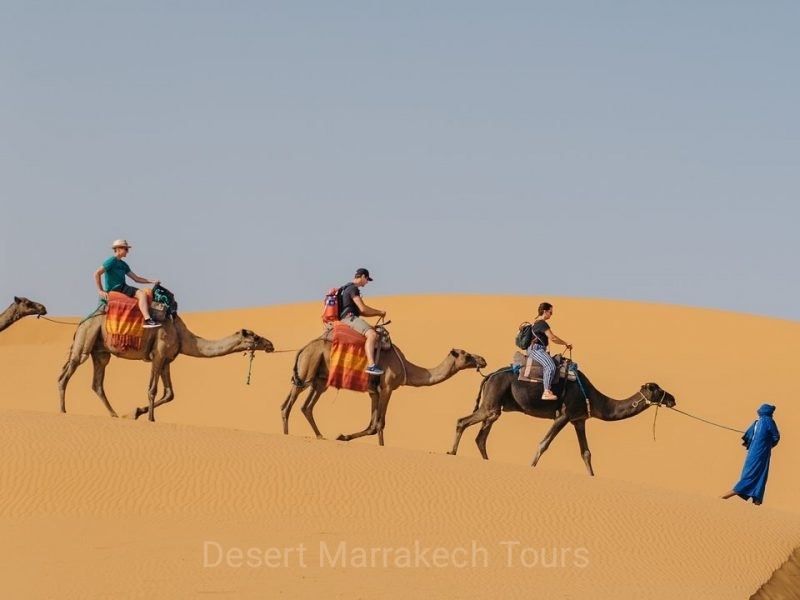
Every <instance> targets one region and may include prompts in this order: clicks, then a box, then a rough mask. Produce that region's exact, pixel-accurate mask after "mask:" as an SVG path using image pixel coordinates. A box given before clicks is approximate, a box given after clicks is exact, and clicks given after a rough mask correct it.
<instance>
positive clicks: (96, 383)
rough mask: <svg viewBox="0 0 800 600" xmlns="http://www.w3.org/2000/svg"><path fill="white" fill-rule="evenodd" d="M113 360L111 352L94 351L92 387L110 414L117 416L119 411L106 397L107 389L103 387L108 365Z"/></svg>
mask: <svg viewBox="0 0 800 600" xmlns="http://www.w3.org/2000/svg"><path fill="white" fill-rule="evenodd" d="M110 360H111V354H110V353H108V352H92V366H93V367H94V374H93V375H92V389H93V390H94V393H95V394H97V396H98V397H99V398H100V400H101V401H102V402H103V405H104V406H105V407H106V410H107V411H108V414H110V415H111V416H112V417H116V416H117V413H116V412H115V411H114V409H113V408H111V403H110V402H109V401H108V398H107V397H106V391H105V389H104V388H103V381H105V378H106V367H107V366H108V363H109V361H110Z"/></svg>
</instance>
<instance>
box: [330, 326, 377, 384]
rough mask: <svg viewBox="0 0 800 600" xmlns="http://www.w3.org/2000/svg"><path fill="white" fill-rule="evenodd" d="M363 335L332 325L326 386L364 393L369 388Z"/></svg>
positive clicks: (348, 328) (350, 329)
mask: <svg viewBox="0 0 800 600" xmlns="http://www.w3.org/2000/svg"><path fill="white" fill-rule="evenodd" d="M366 341H367V338H365V337H364V336H363V335H361V334H360V333H358V332H357V331H355V330H354V329H352V328H351V327H348V326H347V325H344V324H342V323H339V322H336V323H334V325H333V335H332V342H331V364H330V369H329V370H328V385H329V386H330V387H335V388H337V389H345V390H353V391H355V392H365V391H367V389H368V388H369V379H370V375H369V374H368V373H366V372H365V369H366V368H367V353H366V351H365V350H364V342H366Z"/></svg>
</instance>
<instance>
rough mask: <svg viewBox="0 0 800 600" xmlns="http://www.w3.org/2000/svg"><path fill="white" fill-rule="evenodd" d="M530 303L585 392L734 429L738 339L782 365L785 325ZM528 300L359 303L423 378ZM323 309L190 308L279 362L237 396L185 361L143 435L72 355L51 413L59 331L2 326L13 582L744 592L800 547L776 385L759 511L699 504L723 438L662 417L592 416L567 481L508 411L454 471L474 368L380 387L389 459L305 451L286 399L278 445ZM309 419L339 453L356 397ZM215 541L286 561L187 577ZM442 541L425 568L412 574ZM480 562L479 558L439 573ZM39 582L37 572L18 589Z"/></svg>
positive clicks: (129, 374)
mask: <svg viewBox="0 0 800 600" xmlns="http://www.w3.org/2000/svg"><path fill="white" fill-rule="evenodd" d="M547 299H548V300H549V301H551V302H553V303H554V304H555V306H556V315H555V316H554V317H553V320H552V321H551V324H552V325H553V328H554V329H555V331H556V332H557V333H558V334H559V335H561V336H562V337H564V338H566V339H568V340H570V341H571V342H573V343H574V344H575V353H574V358H575V359H576V360H577V361H578V362H579V364H580V367H581V369H582V370H583V371H584V372H585V373H587V376H588V377H590V378H591V381H592V383H593V384H594V385H595V386H596V387H597V388H598V389H600V390H601V391H603V392H605V393H607V394H609V395H611V396H612V397H615V398H622V397H625V396H626V395H629V394H631V393H634V392H635V390H636V389H638V387H639V386H640V385H641V384H642V383H644V382H646V381H656V382H658V383H659V384H660V385H662V387H664V388H665V389H667V390H668V391H670V392H671V393H673V394H674V395H675V397H676V399H677V402H678V404H677V408H680V409H682V410H684V411H686V412H688V413H691V414H693V415H697V416H700V417H703V418H706V419H707V420H710V421H713V422H717V423H719V424H724V425H729V426H732V427H734V428H742V429H743V428H744V427H746V426H747V425H748V424H749V423H750V422H751V421H752V420H753V419H754V418H755V408H756V407H757V406H758V404H760V403H761V402H762V401H766V400H765V399H762V398H761V396H760V395H759V397H754V396H753V391H754V390H755V389H756V388H755V387H754V384H753V381H754V380H753V379H752V378H751V377H750V374H749V373H748V371H747V370H748V369H749V368H750V365H751V361H750V359H751V358H752V357H751V356H746V355H745V354H744V353H743V352H742V350H741V347H740V345H739V342H740V336H741V330H742V329H744V330H752V331H758V332H759V336H763V337H764V339H767V340H769V349H768V352H765V354H764V372H765V373H770V371H771V370H772V369H773V368H774V367H775V365H777V364H781V363H784V362H785V361H787V360H790V359H791V358H792V357H795V356H796V354H797V349H796V348H797V344H796V340H797V336H798V333H800V324H797V323H793V322H787V321H781V320H776V319H768V318H763V317H757V316H752V315H740V314H734V313H726V312H722V311H713V310H707V309H694V308H688V307H675V306H665V305H653V304H643V303H631V302H614V301H604V300H595V299H572V298H547ZM538 301H539V299H538V298H525V297H505V296H458V297H449V296H408V297H385V298H380V299H374V303H375V304H376V305H379V306H382V307H386V308H387V309H388V310H389V311H390V315H389V316H390V318H392V320H393V324H392V327H391V328H392V334H393V338H394V340H395V342H396V343H397V344H398V345H400V346H401V348H402V349H403V351H404V352H405V354H406V355H407V356H408V358H409V359H410V360H411V361H413V362H414V363H416V364H419V365H422V366H428V367H431V366H434V365H436V364H437V363H438V362H439V361H440V360H441V359H442V358H443V357H444V355H445V354H446V353H447V351H448V350H449V349H450V348H452V347H458V348H463V349H466V350H468V351H471V352H475V353H478V354H481V355H482V356H484V357H485V358H486V359H487V361H489V367H488V368H487V369H485V370H484V372H489V371H491V370H492V369H496V368H500V367H502V366H504V365H505V364H507V363H508V361H509V360H510V355H511V354H513V351H514V348H513V343H512V339H513V338H512V337H511V336H513V334H514V330H515V329H516V326H517V324H518V323H519V322H520V321H522V320H525V319H529V318H530V317H531V316H532V315H531V312H532V310H533V308H534V306H535V304H536V303H537V302H538ZM319 310H320V308H319V304H318V303H309V304H302V305H291V306H278V307H263V308H253V309H241V310H236V311H220V312H214V313H196V314H186V315H184V319H185V320H186V322H187V325H188V326H189V328H190V329H191V330H192V331H193V332H195V333H196V334H198V335H200V336H202V337H205V338H207V339H214V338H217V337H223V336H225V335H228V334H230V333H231V332H232V331H234V330H235V329H237V328H240V327H247V328H249V329H252V330H254V331H256V332H257V333H259V334H261V335H264V336H266V337H268V338H269V339H270V340H272V341H273V343H274V344H275V346H276V348H277V349H278V350H286V352H278V353H275V354H272V355H267V354H259V355H258V356H256V358H255V360H254V361H253V364H252V371H251V372H250V375H251V381H250V384H249V385H248V384H247V383H246V377H247V373H248V366H249V364H248V357H247V356H245V355H241V356H239V355H232V356H228V357H223V358H218V359H207V360H202V359H193V358H189V357H179V358H178V359H177V360H176V361H175V363H174V366H173V369H172V372H173V382H174V385H175V390H176V399H175V400H174V401H173V402H172V403H170V404H167V405H165V406H163V407H161V408H159V410H158V412H157V415H156V416H157V422H156V423H155V424H151V423H147V422H146V421H143V420H139V421H132V420H125V419H118V420H115V419H110V418H108V417H107V416H106V414H105V410H104V409H103V407H102V405H101V404H100V401H99V400H98V399H97V398H96V396H95V395H94V393H93V392H92V391H91V390H90V389H89V388H90V381H91V365H90V364H89V363H88V362H87V364H84V365H82V366H81V367H80V368H79V369H78V372H77V373H76V374H75V376H74V377H73V379H72V381H71V382H70V386H69V389H68V392H67V409H68V414H67V415H60V414H57V408H58V397H57V391H56V386H55V379H56V377H57V375H58V372H59V370H60V367H61V365H62V364H63V361H64V359H65V358H66V354H67V350H68V348H69V344H70V340H71V337H72V333H73V331H74V327H72V326H62V325H58V324H54V323H50V322H47V321H44V320H41V319H40V320H35V319H32V318H28V319H25V320H23V321H20V322H19V323H17V324H15V325H14V326H13V327H11V328H9V329H8V330H6V331H4V332H3V334H2V335H0V361H2V364H3V365H4V377H3V380H2V382H0V389H2V401H0V446H1V447H2V456H3V457H4V468H3V469H2V470H0V486H1V487H0V489H2V490H3V499H2V502H0V527H1V528H2V533H3V534H4V535H3V537H4V539H7V540H12V542H11V543H7V544H5V545H4V546H3V548H4V549H3V554H4V556H3V559H2V564H4V565H5V566H6V569H5V570H6V572H7V573H6V577H5V580H6V581H7V582H8V584H9V586H11V587H9V589H11V590H13V591H16V592H17V594H18V595H25V596H27V597H52V596H53V595H56V594H57V595H59V597H64V598H69V597H75V598H86V597H98V598H99V597H109V596H112V597H176V596H178V597H195V596H199V595H205V594H208V593H217V594H228V595H230V596H231V597H272V596H273V595H279V594H280V595H281V597H296V598H302V597H309V596H314V595H326V596H328V597H344V596H347V597H353V596H355V597H359V596H364V597H386V598H393V597H399V596H401V595H403V596H404V597H409V596H410V597H421V596H422V595H423V594H424V595H426V596H435V597H452V598H464V597H475V598H477V597H490V596H497V595H500V594H502V595H504V596H511V597H522V596H523V595H525V596H526V597H529V596H530V595H531V594H534V595H535V596H536V597H562V596H572V597H594V598H604V597H608V598H612V597H613V598H620V597H631V598H634V597H636V598H642V597H643V598H667V597H674V596H675V594H680V593H683V594H685V595H687V596H689V597H718V598H723V597H724V598H746V597H749V596H750V595H751V594H753V593H754V592H755V591H756V590H758V589H759V587H760V586H761V585H762V584H763V583H764V582H765V581H766V580H767V579H768V578H769V577H770V576H771V574H772V572H773V571H774V570H775V569H777V568H778V567H780V566H781V565H782V564H783V563H784V562H785V561H786V560H787V559H788V558H789V556H790V554H791V553H792V551H794V550H795V549H796V548H797V547H798V546H800V511H798V509H797V506H798V503H797V497H798V493H799V492H800V489H799V488H798V485H800V484H798V482H797V481H796V478H795V477H794V475H793V472H792V468H791V467H792V465H791V464H790V462H789V457H791V456H794V455H796V452H797V442H796V441H795V436H794V435H793V433H794V429H795V423H797V418H798V416H800V415H798V410H800V409H797V408H795V406H794V405H793V403H792V402H791V401H789V400H790V397H788V396H787V401H783V400H782V397H783V396H784V395H785V394H784V390H783V387H784V386H785V382H784V381H783V378H782V377H778V376H775V377H761V378H758V379H757V381H758V389H759V390H760V392H759V393H760V394H763V395H764V396H765V397H766V399H769V401H771V402H772V403H774V404H776V405H777V406H778V410H777V411H776V414H775V418H776V421H777V422H778V425H779V427H780V429H781V433H782V435H783V439H782V441H781V444H780V445H779V446H778V447H777V448H776V450H775V453H774V455H773V466H772V471H771V474H770V481H769V484H768V487H767V496H766V498H765V504H764V506H762V507H759V508H756V507H753V506H752V505H751V504H745V503H744V502H741V501H740V500H738V499H733V500H730V501H727V502H723V501H721V500H719V499H718V495H719V494H720V493H722V492H723V491H725V490H726V489H727V488H729V487H730V485H731V484H732V483H733V482H734V481H735V480H736V479H737V478H738V474H739V470H740V468H741V463H742V461H743V459H744V449H743V448H742V447H741V445H740V440H739V439H738V438H739V434H737V433H736V432H733V431H729V430H726V429H722V428H719V427H715V426H713V425H709V424H708V423H704V422H702V421H699V420H696V419H691V418H689V417H686V416H685V415H682V414H679V413H676V412H675V411H669V410H666V409H663V408H662V409H660V410H659V411H658V412H657V413H656V411H655V409H649V410H648V411H646V412H645V413H643V414H642V415H639V416H637V417H634V418H632V419H629V420H626V421H624V422H618V423H608V422H600V421H597V420H591V421H589V423H588V424H587V432H588V438H589V444H590V448H591V450H592V454H593V463H594V467H595V471H596V472H597V474H598V475H597V477H595V478H590V477H588V476H587V475H586V474H585V470H584V466H583V462H582V460H581V458H580V456H579V452H578V448H577V443H576V440H575V435H574V433H573V432H572V431H571V427H569V426H568V427H567V428H566V429H565V430H564V431H563V432H562V433H561V434H560V436H559V437H558V438H557V439H556V441H555V442H554V443H553V445H552V446H551V448H550V449H549V450H548V452H547V453H546V454H545V455H544V457H543V458H542V460H541V462H540V464H539V466H538V467H537V468H536V469H531V468H529V467H528V464H529V463H530V459H531V457H532V455H533V453H534V451H535V447H536V444H537V443H538V441H539V440H540V439H541V438H542V436H543V435H544V433H545V432H546V431H547V428H548V427H549V423H550V422H549V421H546V420H539V419H532V418H529V417H525V416H523V415H519V414H505V415H503V416H502V417H501V419H500V420H499V421H498V422H497V424H496V426H495V427H494V429H493V431H492V435H491V437H490V439H489V444H488V447H489V454H490V458H491V460H490V461H482V460H480V459H479V457H478V453H477V449H476V448H475V444H474V442H473V441H472V440H473V438H474V436H475V435H476V434H477V428H473V429H469V430H467V432H466V433H465V435H464V437H463V439H462V443H461V447H460V451H459V455H458V456H456V457H452V456H448V455H446V454H445V451H446V450H448V449H449V448H450V446H451V445H452V440H453V435H454V432H455V421H456V419H457V418H459V417H461V416H464V415H466V414H468V413H469V412H471V410H472V407H473V405H474V402H475V397H476V394H477V390H478V386H479V385H480V381H481V376H480V375H479V374H478V373H476V372H474V371H469V372H463V373H459V374H457V375H456V376H454V377H453V378H452V379H450V380H448V381H446V382H444V383H442V384H439V385H437V386H433V387H430V388H400V389H399V390H398V391H397V392H395V396H394V397H393V399H392V403H391V405H390V408H389V414H388V419H387V428H386V446H385V447H383V448H380V447H378V446H377V440H376V439H375V438H374V437H370V438H366V439H362V440H359V441H356V442H351V443H343V442H335V441H330V440H316V439H313V438H312V437H310V435H311V431H310V428H309V426H308V424H307V423H306V422H305V419H304V418H303V416H302V414H301V412H300V410H299V406H300V403H301V402H302V397H301V400H300V401H298V404H297V406H296V407H295V411H294V412H293V414H292V418H291V422H290V435H289V436H283V435H282V434H281V423H280V415H279V406H280V403H281V402H282V401H283V399H284V398H285V395H286V393H287V392H288V389H289V376H290V374H291V365H292V361H293V360H294V353H295V351H296V349H297V348H299V347H301V346H302V345H303V344H304V343H305V342H306V341H308V340H310V339H311V338H312V337H314V336H315V335H317V334H318V333H319V329H320V325H319V324H318V318H319ZM54 318H58V319H59V320H69V317H54ZM75 320H77V319H75ZM676 331H679V332H681V339H680V340H677V341H676V339H675V336H676ZM147 368H148V367H147V365H146V364H145V363H135V362H131V361H122V360H119V359H112V361H111V364H110V365H109V367H108V372H107V376H106V389H107V392H108V395H109V398H110V400H111V403H112V405H113V406H114V407H115V408H116V410H117V411H118V412H119V413H120V414H125V413H129V412H131V411H132V410H133V409H134V408H135V407H136V406H142V405H143V404H144V403H145V394H144V388H145V385H146V380H147ZM315 414H316V418H317V422H318V424H319V425H320V428H321V429H322V431H323V433H324V434H325V435H326V437H328V438H329V439H332V438H335V437H336V435H338V434H339V433H344V432H348V433H349V432H353V431H356V430H359V429H361V428H363V427H364V426H365V425H366V423H367V420H368V418H369V401H368V398H367V397H366V395H364V394H355V393H352V392H347V391H339V392H337V391H335V390H330V391H328V392H327V393H326V394H325V395H324V396H323V398H322V399H321V400H320V402H319V404H318V408H317V410H316V411H315ZM656 415H657V419H656V421H655V438H656V439H655V440H654V439H653V427H654V422H653V418H654V417H655V416H656ZM209 542H213V543H209ZM204 544H205V546H204ZM214 544H217V545H214ZM301 544H302V545H304V546H305V547H306V553H305V558H306V562H307V563H308V566H305V567H304V566H301V565H300V564H299V561H298V558H299V552H298V550H297V548H298V546H299V545H301ZM321 544H325V546H324V547H325V548H328V549H330V550H331V552H335V549H337V548H340V547H342V548H346V549H347V550H348V551H349V553H348V554H347V555H346V557H347V560H346V562H347V564H340V563H336V564H323V565H321V564H320V560H319V558H320V556H319V554H320V548H321ZM342 544H344V546H342ZM218 547H219V548H222V549H225V550H229V549H234V555H235V549H236V548H242V549H243V550H244V551H245V552H246V550H247V549H250V548H256V549H259V550H260V551H262V552H266V551H267V549H272V550H275V549H283V550H285V549H287V548H294V552H293V553H291V552H288V553H287V552H284V551H283V550H281V551H279V550H275V552H277V553H278V554H279V555H280V558H281V559H282V560H285V561H286V562H285V564H281V565H280V566H275V567H267V566H265V565H264V564H262V565H260V566H258V567H251V566H247V565H241V566H229V565H227V564H225V562H226V561H225V560H221V564H219V565H217V566H213V567H210V566H204V565H203V562H204V558H207V559H211V562H213V561H214V560H216V559H217V558H219V556H217V555H215V554H214V553H215V552H217V549H218ZM417 547H418V548H419V550H417ZM385 548H393V549H394V550H393V551H391V552H388V551H385V550H384V549H385ZM426 548H427V549H428V552H427V553H425V554H423V558H422V562H421V564H416V565H412V566H405V565H401V564H398V561H402V560H403V559H404V557H403V556H401V554H403V552H407V553H408V560H413V558H414V557H415V553H416V556H417V558H419V557H418V554H419V552H424V551H425V549H426ZM357 549H363V550H364V551H365V552H367V553H369V552H370V551H374V552H377V558H376V560H378V563H379V564H372V563H369V559H365V560H367V562H368V563H369V564H366V565H360V564H355V563H354V562H353V561H355V562H356V563H357V562H358V561H359V560H360V556H358V555H357V552H358V551H357ZM436 549H440V550H441V552H440V554H441V556H442V561H440V562H442V564H443V566H428V565H427V564H426V563H430V562H431V561H432V560H433V559H432V556H433V552H434V551H435V550H436ZM204 551H205V552H206V554H208V553H210V556H205V557H204ZM484 551H485V552H484ZM263 556H264V555H263V553H262V557H263ZM473 557H475V560H476V561H477V564H474V565H473V564H469V565H466V566H459V565H458V564H456V563H459V561H461V560H462V559H470V560H471V559H472V558H473ZM246 558H247V557H246V555H245V557H244V560H246ZM484 559H485V564H484V563H483V562H481V561H484ZM509 560H510V561H511V564H509ZM534 560H536V564H535V565H531V564H530V563H531V562H533V561H534ZM348 561H349V562H348ZM233 562H234V563H236V558H235V556H234V559H233ZM262 562H263V561H262ZM279 562H280V561H279ZM329 562H330V561H329ZM445 563H446V564H445ZM544 563H554V564H551V566H546V565H545V564H544ZM555 563H557V565H556V564H555ZM86 565H98V566H99V567H100V568H96V569H88V570H87V569H86ZM41 570H46V572H48V573H49V575H48V576H47V577H41V576H36V573H38V572H41ZM790 581H791V580H790ZM787 585H788V584H784V586H783V588H781V589H783V590H784V593H788V592H786V591H785V590H786V589H789V588H787ZM786 597H791V596H786Z"/></svg>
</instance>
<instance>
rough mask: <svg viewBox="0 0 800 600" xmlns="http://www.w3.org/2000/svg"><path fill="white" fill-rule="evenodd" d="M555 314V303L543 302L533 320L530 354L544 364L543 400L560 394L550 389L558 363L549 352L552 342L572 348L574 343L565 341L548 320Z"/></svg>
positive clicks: (551, 398)
mask: <svg viewBox="0 0 800 600" xmlns="http://www.w3.org/2000/svg"><path fill="white" fill-rule="evenodd" d="M552 316H553V305H552V304H550V303H549V302H542V303H541V304H540V305H539V314H538V316H537V317H536V319H535V320H534V321H533V328H532V331H533V341H532V342H531V345H530V347H529V348H528V356H529V357H531V358H532V359H533V360H535V361H536V362H537V363H539V364H540V365H542V382H543V383H544V394H542V400H557V399H558V396H556V395H555V394H554V393H553V390H552V389H550V388H551V386H552V385H553V377H554V376H555V373H556V363H555V361H554V360H553V357H552V356H550V354H548V352H547V346H548V345H549V344H550V342H553V343H555V344H561V345H562V346H566V347H567V348H568V349H569V350H572V344H570V343H568V342H565V341H564V340H562V339H561V338H560V337H558V336H557V335H556V334H555V333H553V330H552V329H550V325H549V324H548V323H547V321H548V320H549V319H550V317H552Z"/></svg>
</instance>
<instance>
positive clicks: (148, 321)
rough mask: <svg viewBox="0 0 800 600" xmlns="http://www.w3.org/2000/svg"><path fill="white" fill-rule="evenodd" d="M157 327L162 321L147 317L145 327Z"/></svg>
mask: <svg viewBox="0 0 800 600" xmlns="http://www.w3.org/2000/svg"><path fill="white" fill-rule="evenodd" d="M155 327H161V323H159V322H158V321H154V320H153V319H145V320H144V328H145V329H153V328H155Z"/></svg>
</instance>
